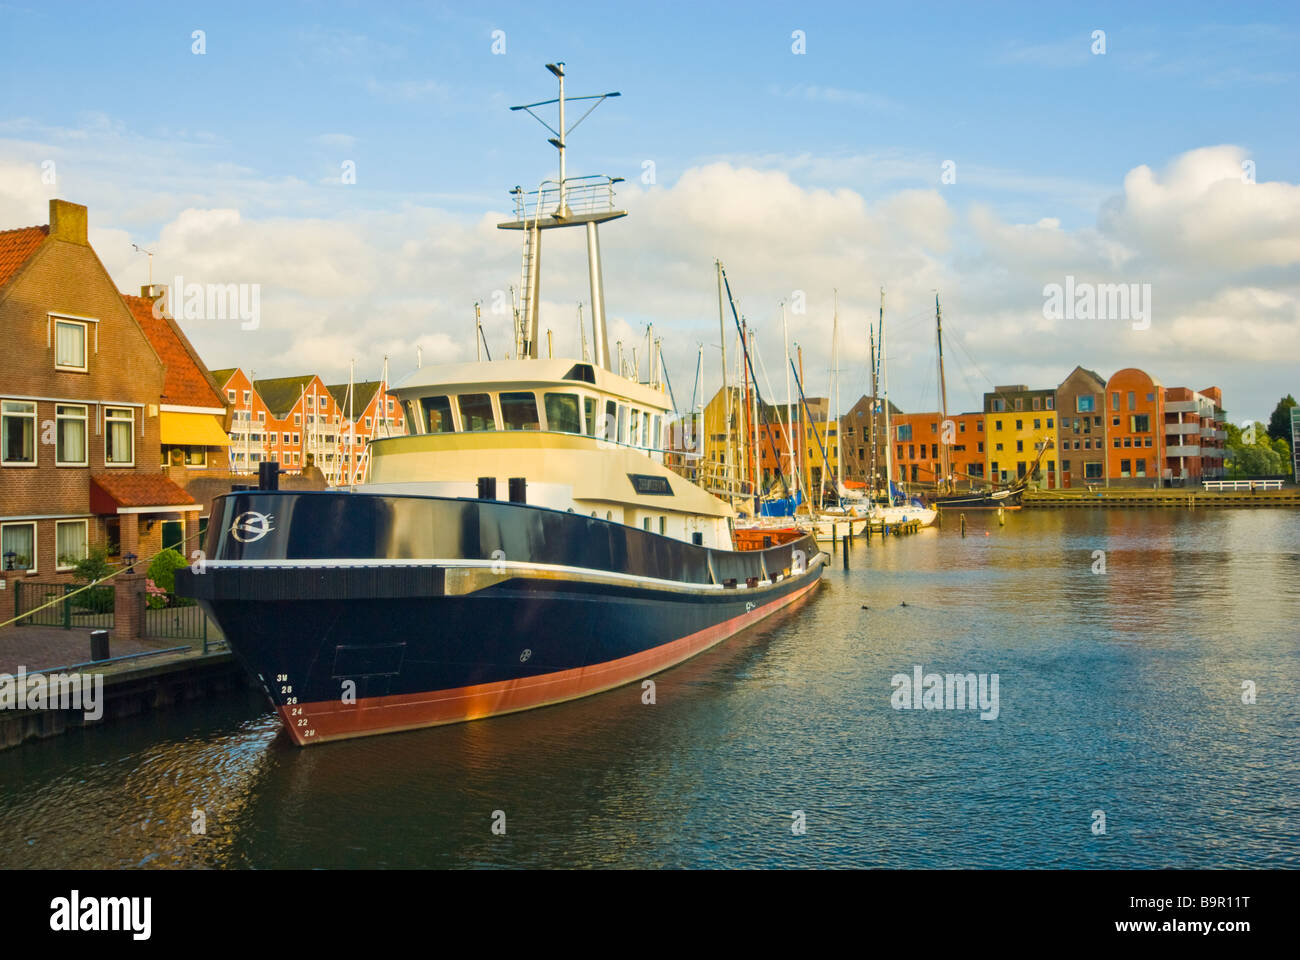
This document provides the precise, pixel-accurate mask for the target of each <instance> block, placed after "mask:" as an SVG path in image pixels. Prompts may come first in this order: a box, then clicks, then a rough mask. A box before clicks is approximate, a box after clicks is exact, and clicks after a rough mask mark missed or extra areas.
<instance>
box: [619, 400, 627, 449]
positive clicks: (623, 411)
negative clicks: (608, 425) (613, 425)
mask: <svg viewBox="0 0 1300 960" xmlns="http://www.w3.org/2000/svg"><path fill="white" fill-rule="evenodd" d="M618 442H619V443H627V407H625V406H623V404H621V403H620V404H619V405H618Z"/></svg>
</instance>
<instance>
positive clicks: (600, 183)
mask: <svg viewBox="0 0 1300 960" xmlns="http://www.w3.org/2000/svg"><path fill="white" fill-rule="evenodd" d="M621 181H622V178H621V177H602V176H595V177H569V178H567V179H566V180H565V181H564V205H565V207H567V208H568V209H567V211H566V212H565V216H574V215H577V214H590V213H612V212H613V211H614V184H616V183H620V182H621ZM538 194H539V191H537V190H534V191H532V192H530V193H523V192H522V191H521V192H518V193H516V194H515V217H516V218H518V219H519V220H527V219H528V218H529V217H530V215H531V216H538V215H539V211H540V215H541V216H543V217H548V216H552V215H553V214H554V213H555V212H556V211H557V208H558V207H559V205H560V188H559V187H557V186H554V185H552V186H546V187H543V188H542V189H541V191H540V194H541V196H540V198H539V196H538ZM539 200H540V202H539Z"/></svg>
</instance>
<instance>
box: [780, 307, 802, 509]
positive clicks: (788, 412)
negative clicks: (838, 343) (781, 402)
mask: <svg viewBox="0 0 1300 960" xmlns="http://www.w3.org/2000/svg"><path fill="white" fill-rule="evenodd" d="M781 337H782V339H784V341H785V446H786V450H787V452H788V454H789V456H788V457H787V461H788V462H789V464H790V473H791V474H792V475H793V476H794V478H795V489H796V490H797V489H798V487H799V471H798V470H796V469H795V466H794V419H793V418H794V401H793V399H792V398H791V394H790V330H789V328H788V327H787V326H786V322H785V301H784V300H782V301H781ZM785 493H786V496H787V497H788V496H790V486H789V484H788V483H787V484H786V491H785Z"/></svg>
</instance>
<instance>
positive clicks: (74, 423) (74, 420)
mask: <svg viewBox="0 0 1300 960" xmlns="http://www.w3.org/2000/svg"><path fill="white" fill-rule="evenodd" d="M54 419H55V421H56V429H55V438H54V462H55V464H57V465H58V466H60V467H84V466H86V463H87V460H86V408H85V407H82V406H75V405H73V404H70V403H59V404H55V407H54Z"/></svg>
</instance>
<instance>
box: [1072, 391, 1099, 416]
mask: <svg viewBox="0 0 1300 960" xmlns="http://www.w3.org/2000/svg"><path fill="white" fill-rule="evenodd" d="M1094 399H1095V398H1094V397H1093V395H1092V394H1088V395H1087V396H1079V397H1076V398H1075V401H1074V410H1075V412H1076V413H1092V411H1093V400H1094Z"/></svg>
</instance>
